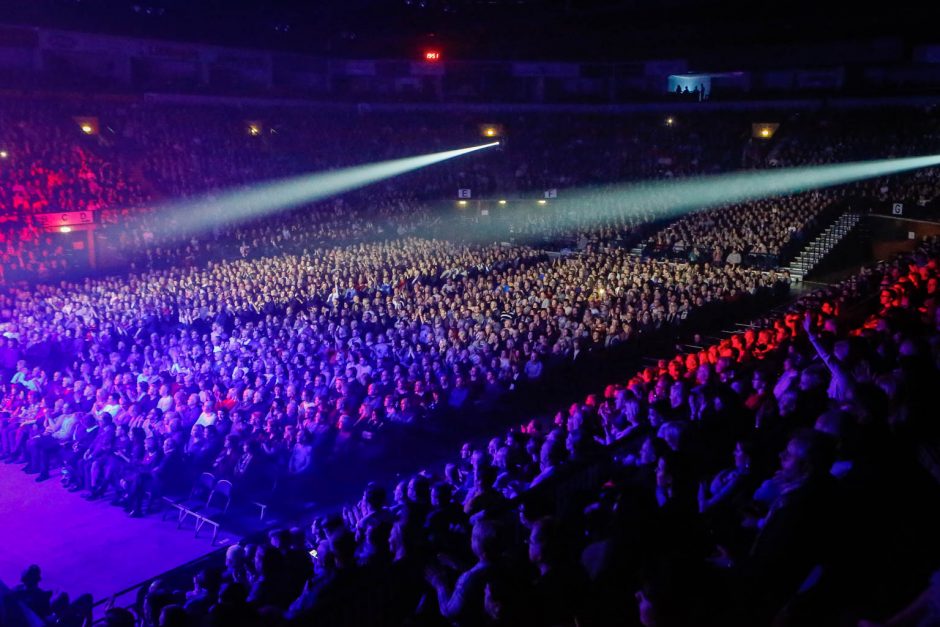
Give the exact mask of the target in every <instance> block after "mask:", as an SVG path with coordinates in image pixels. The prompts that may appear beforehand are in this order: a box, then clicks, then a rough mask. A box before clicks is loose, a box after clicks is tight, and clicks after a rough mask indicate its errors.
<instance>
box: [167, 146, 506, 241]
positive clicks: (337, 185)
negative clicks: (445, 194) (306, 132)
mask: <svg viewBox="0 0 940 627" xmlns="http://www.w3.org/2000/svg"><path fill="white" fill-rule="evenodd" d="M498 145H499V142H490V143H488V144H481V145H479V146H470V147H468V148H458V149H456V150H447V151H444V152H436V153H432V154H427V155H419V156H416V157H406V158H403V159H394V160H391V161H382V162H379V163H371V164H365V165H359V166H353V167H350V168H343V169H340V170H334V171H328V172H318V173H315V174H306V175H301V176H294V177H290V178H285V179H281V180H277V181H271V182H267V183H261V184H259V185H252V186H249V187H246V188H244V189H238V190H232V191H225V192H222V193H221V194H219V195H214V194H207V195H205V196H202V197H201V198H198V199H196V200H194V201H189V202H183V203H175V204H172V205H170V206H169V207H166V208H165V209H163V210H162V212H163V214H164V215H165V216H166V217H165V219H166V220H168V221H169V222H170V223H171V224H174V227H175V228H174V229H173V230H174V233H173V234H172V236H173V237H175V236H177V235H178V234H180V233H183V234H186V235H190V234H198V233H201V232H204V231H207V230H210V229H213V228H216V227H218V226H225V225H228V224H232V223H236V222H241V221H243V220H249V219H255V218H260V217H263V216H266V215H270V214H273V213H276V212H279V211H283V210H286V209H291V208H293V207H298V206H300V205H304V204H307V203H310V202H314V201H317V200H322V199H323V198H327V197H329V196H334V195H336V194H340V193H342V192H346V191H350V190H353V189H357V188H360V187H365V186H366V185H371V184H372V183H377V182H379V181H382V180H385V179H388V178H392V177H394V176H398V175H401V174H405V173H407V172H411V171H414V170H418V169H420V168H424V167H427V166H429V165H434V164H436V163H440V162H442V161H447V160H448V159H454V158H455V157H460V156H463V155H466V154H469V153H471V152H476V151H478V150H484V149H486V148H492V147H493V146H498ZM167 235H168V236H170V234H167Z"/></svg>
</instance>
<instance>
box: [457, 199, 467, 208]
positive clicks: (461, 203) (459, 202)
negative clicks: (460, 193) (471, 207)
mask: <svg viewBox="0 0 940 627" xmlns="http://www.w3.org/2000/svg"><path fill="white" fill-rule="evenodd" d="M457 204H458V205H460V206H461V207H466V206H467V201H466V200H458V201H457Z"/></svg>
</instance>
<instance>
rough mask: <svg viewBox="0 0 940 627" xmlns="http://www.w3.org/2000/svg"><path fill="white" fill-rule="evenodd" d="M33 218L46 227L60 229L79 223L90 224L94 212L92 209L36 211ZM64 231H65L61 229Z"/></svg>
mask: <svg viewBox="0 0 940 627" xmlns="http://www.w3.org/2000/svg"><path fill="white" fill-rule="evenodd" d="M33 218H34V219H35V220H36V222H38V223H39V224H41V225H42V226H44V227H45V228H47V229H61V227H72V226H76V225H79V224H92V223H94V221H95V214H94V212H92V211H62V212H60V213H37V214H36V215H34V216H33ZM62 232H63V233H66V232H67V231H62Z"/></svg>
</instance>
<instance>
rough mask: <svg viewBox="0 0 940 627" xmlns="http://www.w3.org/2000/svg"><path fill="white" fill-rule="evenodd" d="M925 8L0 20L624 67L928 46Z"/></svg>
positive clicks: (24, 1)
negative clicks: (845, 45) (761, 53)
mask: <svg viewBox="0 0 940 627" xmlns="http://www.w3.org/2000/svg"><path fill="white" fill-rule="evenodd" d="M923 6H924V5H920V7H918V6H917V5H916V4H915V3H913V2H906V0H905V1H902V2H900V3H898V2H895V3H893V4H892V5H891V8H890V10H888V9H886V7H885V6H884V5H881V6H874V5H871V4H867V3H855V4H849V3H843V2H825V1H823V2H819V1H816V2H809V1H807V0H796V1H795V2H788V3H765V2H764V3H762V2H753V3H745V2H742V1H741V0H731V1H725V2H719V1H716V0H653V1H651V2H640V1H638V0H0V7H2V15H3V16H4V17H3V19H2V21H3V22H7V23H19V24H30V25H37V26H49V27H59V28H68V29H77V30H86V31H88V30H91V31H96V32H106V33H114V34H128V35H137V36H149V37H160V38H170V39H179V40H186V41H201V42H207V43H219V44H228V45H239V46H250V47H263V48H275V49H286V50H295V51H302V52H309V53H314V54H323V55H336V56H349V57H373V58H388V57H409V56H417V55H418V54H420V52H421V51H422V50H423V49H425V48H427V47H429V46H435V47H437V48H439V49H440V50H441V51H442V53H443V55H444V57H445V58H447V59H557V60H597V61H622V60H634V59H643V58H655V57H660V58H674V57H689V56H692V57H694V55H695V54H696V53H698V52H703V51H709V52H711V53H714V52H715V51H716V50H718V51H720V50H723V49H729V50H740V49H741V48H742V47H747V46H755V45H764V44H777V45H779V44H791V45H799V44H801V43H807V42H820V41H833V40H851V39H861V38H872V37H898V38H901V39H902V41H903V42H904V43H905V44H906V45H914V44H916V43H921V42H925V41H929V40H930V39H931V37H932V31H931V25H930V20H928V19H926V16H925V15H924V8H923Z"/></svg>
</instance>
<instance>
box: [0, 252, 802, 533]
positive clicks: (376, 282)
mask: <svg viewBox="0 0 940 627" xmlns="http://www.w3.org/2000/svg"><path fill="white" fill-rule="evenodd" d="M786 283H787V282H786V279H785V277H784V276H783V275H776V274H774V273H770V274H765V273H761V272H756V271H751V270H745V269H741V268H735V267H731V266H721V267H711V266H694V265H690V264H681V263H673V262H657V261H643V260H641V259H639V258H636V257H631V256H630V255H628V254H627V253H625V252H623V251H618V252H614V253H597V252H595V253H585V254H582V255H575V256H570V257H557V256H549V255H547V254H545V253H543V252H540V251H537V250H534V249H528V248H523V247H511V246H502V245H489V246H469V245H461V244H454V243H451V242H446V241H441V240H422V239H417V238H404V239H396V240H387V241H383V242H379V243H372V244H359V245H350V246H345V247H335V248H331V249H323V250H320V251H319V252H318V254H316V255H311V254H305V255H301V256H294V255H286V254H284V255H279V256H275V257H261V258H254V259H241V260H235V261H220V262H215V263H211V264H210V265H209V266H207V267H205V268H199V269H197V268H191V269H182V268H176V269H168V270H159V271H153V272H151V273H147V274H144V275H140V276H134V275H132V276H129V277H126V278H109V279H101V280H87V281H86V282H85V283H83V284H81V285H78V284H64V285H62V286H49V285H37V286H33V287H30V288H15V289H13V290H11V291H10V293H9V294H8V295H7V296H6V297H5V302H4V306H5V307H6V308H7V311H8V313H9V315H8V317H7V319H6V320H5V321H4V322H3V323H2V328H3V332H4V338H3V342H4V347H3V349H4V350H3V363H2V366H0V367H2V368H3V371H4V373H5V377H4V378H5V379H6V380H7V381H8V382H5V383H4V384H3V399H4V400H3V406H2V409H3V413H2V414H0V454H2V455H3V457H4V458H6V459H7V460H9V461H11V462H16V461H19V462H23V463H26V467H25V470H26V471H27V472H35V473H37V474H38V475H39V476H38V479H39V480H40V481H42V480H45V479H46V478H48V477H49V473H50V460H51V459H56V458H57V457H61V458H62V462H63V467H64V469H65V471H66V472H64V473H63V482H65V483H66V484H67V485H68V486H69V487H70V488H72V489H75V490H79V489H86V490H88V491H89V495H90V496H92V497H98V496H100V495H102V494H103V493H105V492H106V491H108V490H109V489H111V488H114V489H115V490H117V491H118V498H120V499H123V500H124V501H125V502H126V503H127V505H128V509H129V510H130V511H131V512H132V513H134V514H135V515H139V514H140V513H141V503H140V501H139V498H137V499H132V498H130V494H127V493H124V494H121V490H122V489H123V490H127V486H126V485H125V484H128V483H132V482H133V481H132V480H133V479H134V478H135V477H138V478H139V477H140V476H141V468H140V467H139V466H138V465H136V463H137V462H146V463H147V464H159V463H163V464H172V465H173V466H174V470H173V473H172V479H171V480H167V481H166V482H165V483H167V484H168V485H167V486H166V487H160V489H156V490H154V489H151V490H149V491H150V492H151V493H157V494H160V493H163V492H165V491H167V490H173V489H174V488H175V489H179V487H180V485H181V484H182V483H183V482H184V481H185V479H186V478H187V477H192V476H193V475H194V474H196V473H198V472H199V471H203V470H208V469H210V468H211V469H212V470H213V471H215V472H216V473H217V474H219V475H220V476H222V477H226V478H229V477H231V478H236V477H233V476H232V471H233V468H229V467H228V466H226V464H229V463H232V462H237V461H238V460H237V459H236V458H237V457H238V454H242V455H243V456H246V457H248V456H251V455H253V454H257V453H259V452H260V451H253V450H251V449H252V447H254V446H255V445H258V446H259V447H262V448H263V450H264V454H263V455H256V456H255V459H256V463H255V464H254V468H253V469H252V474H255V475H257V476H253V477H250V478H247V479H244V478H242V477H238V478H239V479H243V480H241V481H239V482H238V483H239V484H240V485H241V486H242V487H243V488H244V489H246V490H248V491H250V490H252V489H254V488H256V487H258V486H259V485H260V484H261V483H262V477H265V478H268V479H272V478H283V477H285V476H290V475H303V474H306V473H309V472H311V471H312V469H313V467H314V466H313V463H312V460H315V461H316V462H320V463H322V461H324V460H326V459H330V458H332V457H334V456H335V455H340V454H341V453H342V452H344V451H345V452H349V451H350V450H352V449H355V447H356V443H357V442H360V441H361V440H362V438H366V439H369V438H371V437H372V436H373V435H374V432H375V431H376V430H378V429H381V428H382V427H383V425H385V424H388V423H403V424H407V423H415V422H422V421H423V420H424V419H425V418H427V417H429V416H431V415H432V414H434V412H435V411H436V410H445V409H450V410H461V409H465V408H469V407H471V406H473V405H475V404H476V405H480V404H482V405H483V406H492V405H493V404H494V403H496V402H497V401H499V400H500V399H501V398H502V397H503V395H504V394H505V393H506V392H508V391H511V390H515V389H517V388H518V387H520V386H522V385H524V384H532V383H535V382H537V381H538V380H539V379H540V378H541V377H542V374H543V370H549V369H552V368H555V367H558V366H559V365H560V364H562V363H564V362H568V361H576V360H578V359H581V358H583V357H584V356H585V355H587V354H591V353H597V352H602V351H604V350H605V349H607V348H609V347H612V346H616V345H617V344H620V343H623V342H627V341H629V340H631V339H633V338H634V337H635V336H636V335H638V334H643V333H653V332H657V331H660V330H664V329H670V328H671V329H675V328H677V327H678V326H679V325H680V324H681V323H682V322H683V320H684V319H686V318H687V317H688V316H689V315H690V314H692V313H693V312H695V311H696V310H697V309H699V308H702V307H704V306H706V305H709V304H711V305H714V304H715V303H721V302H724V303H731V302H733V301H735V300H737V299H742V298H746V297H748V296H757V295H759V294H761V293H762V292H764V291H772V290H773V289H775V288H777V287H779V286H780V285H781V284H782V285H786ZM229 436H233V437H229ZM150 440H152V442H151V445H150V446H149V448H150V449H153V450H152V451H149V449H148V444H147V443H148V442H149V441H150ZM194 440H195V441H196V442H198V444H194V443H193V441H194ZM230 440H231V441H230ZM168 442H169V443H170V444H169V446H172V447H173V449H172V451H171V450H169V449H168V448H167V446H168V444H167V443H168ZM226 444H233V445H235V448H236V449H241V450H240V451H239V450H236V453H238V454H233V453H232V451H230V450H229V449H227V448H226V449H224V450H223V447H224V446H225V445H226ZM194 447H195V448H198V449H199V450H198V453H194V452H193V451H191V450H190V449H191V448H194ZM161 450H162V455H161V453H160V451H161ZM148 451H149V452H152V453H153V456H152V457H150V456H148ZM56 453H59V455H58V456H56V455H55V454H56ZM171 453H175V455H171ZM220 455H229V457H228V458H227V459H224V460H223V459H221V458H219V456H220ZM298 457H303V458H304V459H305V462H304V463H303V464H300V462H299V461H298V460H297V459H295V458H298ZM92 460H99V463H94V462H93V461H92ZM184 462H189V463H184ZM244 464H245V465H247V464H248V459H245V461H244ZM156 470H157V469H156V468H148V471H150V475H151V477H147V474H146V473H144V475H143V476H144V478H145V481H144V482H143V483H135V484H134V486H133V487H134V488H135V489H136V490H137V496H138V497H139V496H140V494H141V493H142V492H143V491H144V490H145V488H148V487H150V485H149V484H150V483H151V479H152V475H153V472H154V471H156ZM128 474H130V475H131V480H129V479H128ZM158 474H159V472H158Z"/></svg>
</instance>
